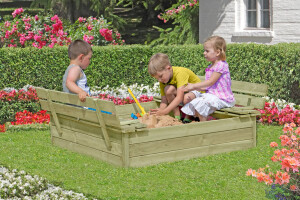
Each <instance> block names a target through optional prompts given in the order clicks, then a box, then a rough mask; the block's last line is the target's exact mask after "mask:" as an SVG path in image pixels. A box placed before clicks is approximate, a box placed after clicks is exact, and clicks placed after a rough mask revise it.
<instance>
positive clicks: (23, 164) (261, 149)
mask: <svg viewBox="0 0 300 200" xmlns="http://www.w3.org/2000/svg"><path fill="white" fill-rule="evenodd" d="M281 130H282V127H280V126H263V125H258V129H257V135H258V136H257V147H255V148H252V149H249V150H244V151H236V152H231V153H224V154H218V155H213V156H207V157H202V158H197V159H191V160H186V161H179V162H173V163H164V164H159V165H155V166H150V167H143V168H130V169H124V168H120V167H115V166H112V165H110V164H107V163H105V162H102V161H98V160H95V159H93V158H92V157H88V156H84V155H80V154H77V153H73V152H70V151H68V150H64V149H61V148H58V147H55V146H52V145H51V138H50V132H49V130H46V131H39V130H30V131H18V132H7V133H3V134H0V165H4V166H6V167H9V168H10V169H13V168H16V169H19V170H25V171H26V172H29V173H31V174H33V175H34V174H36V175H39V176H41V177H44V178H46V179H47V180H49V181H50V182H52V183H54V184H55V185H58V186H60V187H62V188H64V189H67V190H73V191H76V192H80V193H84V194H85V195H87V196H90V197H96V198H99V199H266V198H265V188H266V186H265V184H263V183H258V182H257V180H256V179H253V178H251V177H247V176H246V175H245V173H246V171H247V169H248V168H252V169H258V168H259V167H264V166H265V165H266V164H270V165H271V167H272V166H273V167H274V166H276V164H273V163H272V162H271V160H270V158H271V156H272V155H273V150H274V149H271V148H269V143H270V142H272V141H277V142H278V141H279V139H278V137H279V136H280V135H281V133H282V131H281ZM278 168H279V167H278Z"/></svg>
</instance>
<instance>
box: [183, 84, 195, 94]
mask: <svg viewBox="0 0 300 200" xmlns="http://www.w3.org/2000/svg"><path fill="white" fill-rule="evenodd" d="M183 90H184V91H185V92H190V91H192V90H195V89H194V84H192V83H188V84H187V85H186V86H185V87H184V88H183Z"/></svg>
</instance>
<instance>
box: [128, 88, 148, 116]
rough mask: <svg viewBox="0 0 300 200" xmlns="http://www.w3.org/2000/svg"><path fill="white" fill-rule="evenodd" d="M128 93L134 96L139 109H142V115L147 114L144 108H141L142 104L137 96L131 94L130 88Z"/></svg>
mask: <svg viewBox="0 0 300 200" xmlns="http://www.w3.org/2000/svg"><path fill="white" fill-rule="evenodd" d="M128 92H129V94H130V95H131V96H132V98H133V99H134V101H135V103H136V104H137V105H138V107H139V108H140V110H141V112H142V115H144V114H146V112H145V110H144V108H143V107H142V106H141V104H140V102H139V101H138V100H137V99H136V98H135V96H134V95H133V93H132V92H131V90H130V89H129V88H128Z"/></svg>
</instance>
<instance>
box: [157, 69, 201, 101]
mask: <svg viewBox="0 0 300 200" xmlns="http://www.w3.org/2000/svg"><path fill="white" fill-rule="evenodd" d="M172 69H173V77H172V78H171V80H170V81H169V82H168V83H165V84H164V83H159V85H160V94H161V96H165V92H164V89H165V87H166V86H167V85H174V86H175V87H176V88H180V87H181V86H183V85H185V84H188V83H199V82H201V80H200V78H199V77H198V76H197V75H196V74H195V73H194V72H192V70H190V69H187V68H185V67H172Z"/></svg>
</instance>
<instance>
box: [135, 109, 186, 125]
mask: <svg viewBox="0 0 300 200" xmlns="http://www.w3.org/2000/svg"><path fill="white" fill-rule="evenodd" d="M139 120H140V122H141V123H143V124H146V125H147V128H159V127H165V126H175V125H181V124H182V122H181V121H179V120H178V119H175V118H173V117H171V116H169V115H163V116H156V115H150V114H149V113H147V114H145V115H144V116H143V117H139Z"/></svg>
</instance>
